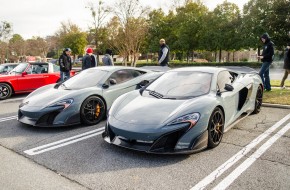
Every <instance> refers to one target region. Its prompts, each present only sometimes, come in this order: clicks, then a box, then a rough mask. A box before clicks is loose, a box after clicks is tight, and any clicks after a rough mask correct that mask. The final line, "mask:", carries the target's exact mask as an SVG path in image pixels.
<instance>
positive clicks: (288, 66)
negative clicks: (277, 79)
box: [280, 32, 290, 89]
mask: <svg viewBox="0 0 290 190" xmlns="http://www.w3.org/2000/svg"><path fill="white" fill-rule="evenodd" d="M289 33H290V32H289ZM283 68H284V69H285V72H284V76H283V78H282V80H281V84H280V87H281V89H285V86H284V83H285V80H286V79H287V77H288V75H289V74H290V43H288V44H287V47H286V50H285V54H284V67H283Z"/></svg>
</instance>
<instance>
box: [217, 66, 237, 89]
mask: <svg viewBox="0 0 290 190" xmlns="http://www.w3.org/2000/svg"><path fill="white" fill-rule="evenodd" d="M232 79H233V77H232V75H231V74H230V72H228V71H221V72H220V73H219V74H218V78H217V88H218V90H220V91H221V92H223V91H225V90H224V88H225V85H226V84H231V83H232Z"/></svg>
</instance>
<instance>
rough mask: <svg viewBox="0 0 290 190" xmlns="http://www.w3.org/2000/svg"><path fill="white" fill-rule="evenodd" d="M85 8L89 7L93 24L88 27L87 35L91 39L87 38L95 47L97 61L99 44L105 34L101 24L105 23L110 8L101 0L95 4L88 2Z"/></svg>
mask: <svg viewBox="0 0 290 190" xmlns="http://www.w3.org/2000/svg"><path fill="white" fill-rule="evenodd" d="M87 8H89V9H90V11H91V15H92V18H93V23H92V25H93V26H92V27H90V32H89V36H92V38H90V39H91V40H89V42H90V43H93V44H95V46H96V49H97V52H96V53H97V60H98V62H99V51H100V45H101V44H102V43H104V41H105V40H104V37H105V36H106V30H105V28H104V27H103V26H104V24H105V19H106V18H107V17H108V15H109V13H110V12H111V9H110V7H108V6H106V5H105V4H104V2H103V1H101V0H97V3H96V5H94V4H93V3H90V4H89V6H88V7H87Z"/></svg>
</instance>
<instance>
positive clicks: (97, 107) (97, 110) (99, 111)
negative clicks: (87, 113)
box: [96, 104, 101, 117]
mask: <svg viewBox="0 0 290 190" xmlns="http://www.w3.org/2000/svg"><path fill="white" fill-rule="evenodd" d="M100 113H101V107H100V104H97V105H96V117H99V115H100Z"/></svg>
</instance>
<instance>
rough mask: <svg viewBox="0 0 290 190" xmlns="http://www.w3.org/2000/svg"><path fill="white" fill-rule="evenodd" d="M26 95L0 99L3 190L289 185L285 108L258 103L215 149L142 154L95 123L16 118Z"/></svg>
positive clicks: (288, 112)
mask: <svg viewBox="0 0 290 190" xmlns="http://www.w3.org/2000/svg"><path fill="white" fill-rule="evenodd" d="M23 97H24V96H14V97H13V98H12V99H9V100H5V101H1V102H0V155H1V157H0V168H1V170H0V187H1V189H186V190H189V189H203V188H204V189H218V190H220V189H255V190H256V189H271V190H272V189H285V190H288V189H290V180H289V179H290V159H289V158H290V149H289V147H290V141H289V139H290V130H289V128H290V110H289V109H278V108H268V107H267V108H266V107H263V108H262V111H261V113H260V114H258V115H251V116H249V117H248V118H246V119H244V120H243V121H241V122H240V123H238V124H237V125H235V126H234V127H233V128H232V129H231V130H229V131H228V132H227V133H225V134H224V137H223V140H222V143H221V144H220V145H219V146H218V147H217V148H215V149H211V150H204V151H202V152H200V153H197V154H192V155H148V154H144V153H140V152H136V151H130V150H126V149H123V148H119V147H115V146H113V145H109V144H107V143H106V142H104V141H103V139H102V137H101V132H102V131H103V127H104V125H105V122H106V121H102V122H101V123H99V124H98V125H95V126H81V125H78V126H73V127H62V128H35V127H31V126H27V125H22V124H20V123H18V121H17V120H16V115H17V108H18V105H19V104H20V102H21V99H22V98H23Z"/></svg>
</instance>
